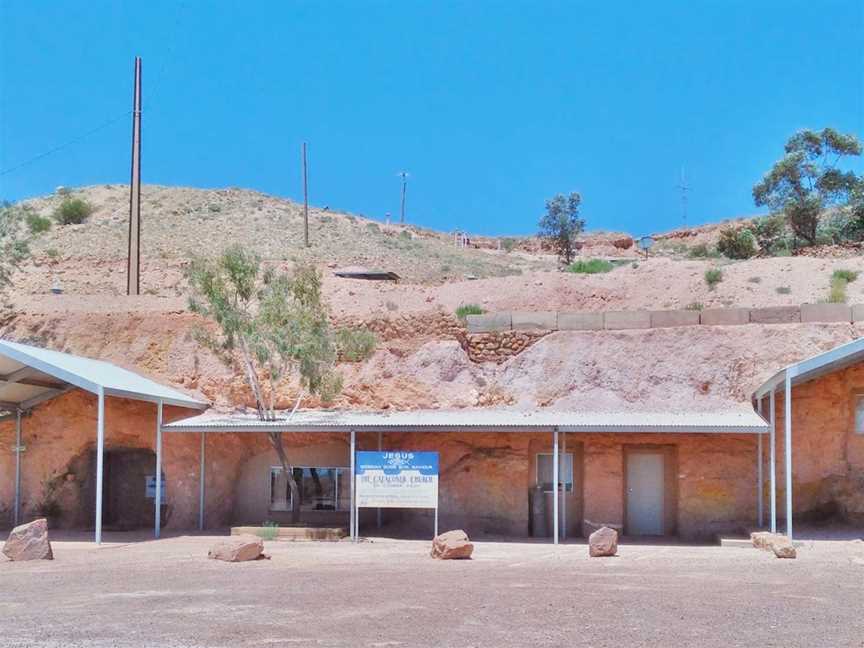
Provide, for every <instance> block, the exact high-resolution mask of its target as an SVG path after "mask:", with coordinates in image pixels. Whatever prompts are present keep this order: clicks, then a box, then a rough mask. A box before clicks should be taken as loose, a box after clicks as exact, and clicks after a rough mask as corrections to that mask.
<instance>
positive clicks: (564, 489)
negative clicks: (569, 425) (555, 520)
mask: <svg viewBox="0 0 864 648" xmlns="http://www.w3.org/2000/svg"><path fill="white" fill-rule="evenodd" d="M561 448H562V452H561V454H562V455H564V484H563V485H562V487H561V499H562V500H563V502H562V503H561V539H562V540H566V539H567V433H566V432H562V433H561ZM571 479H572V476H571Z"/></svg>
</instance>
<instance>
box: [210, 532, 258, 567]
mask: <svg viewBox="0 0 864 648" xmlns="http://www.w3.org/2000/svg"><path fill="white" fill-rule="evenodd" d="M263 551H264V541H263V540H262V539H261V538H258V537H256V536H253V535H239V536H231V537H230V538H225V539H224V540H220V541H219V542H217V543H216V544H214V545H213V546H212V547H210V551H208V552H207V557H208V558H213V559H214V560H224V561H225V562H243V561H246V560H258V558H260V557H261V553H262V552H263Z"/></svg>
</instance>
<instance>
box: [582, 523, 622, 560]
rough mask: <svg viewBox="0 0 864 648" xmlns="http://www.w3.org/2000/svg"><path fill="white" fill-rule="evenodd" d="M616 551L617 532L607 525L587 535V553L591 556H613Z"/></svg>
mask: <svg viewBox="0 0 864 648" xmlns="http://www.w3.org/2000/svg"><path fill="white" fill-rule="evenodd" d="M617 553H618V532H617V531H616V530H615V529H610V528H609V527H606V526H604V527H600V528H599V529H597V530H596V531H595V532H594V533H592V534H591V535H590V536H588V555H590V556H591V557H593V558H596V557H600V556H614V555H615V554H617Z"/></svg>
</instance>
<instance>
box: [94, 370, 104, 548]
mask: <svg viewBox="0 0 864 648" xmlns="http://www.w3.org/2000/svg"><path fill="white" fill-rule="evenodd" d="M96 398H97V401H98V404H97V410H96V544H101V543H102V468H103V466H104V460H105V457H104V455H105V390H104V389H103V388H102V387H99V392H98V393H97V396H96Z"/></svg>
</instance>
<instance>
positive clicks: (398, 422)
mask: <svg viewBox="0 0 864 648" xmlns="http://www.w3.org/2000/svg"><path fill="white" fill-rule="evenodd" d="M289 416H290V413H288V412H285V413H280V414H279V416H278V417H277V420H275V421H260V420H259V419H258V417H257V415H255V414H247V413H231V414H220V413H214V412H209V413H205V414H202V415H200V416H196V417H193V418H188V419H184V420H182V421H176V422H174V423H170V424H167V425H165V426H163V429H164V430H165V431H167V432H268V431H284V432H345V431H347V430H350V429H355V430H359V431H376V430H384V431H388V430H389V431H393V430H409V431H436V430H437V431H444V430H465V431H539V430H550V431H551V430H552V429H554V428H556V427H557V428H558V429H559V430H561V431H562V432H633V433H636V432H671V433H679V432H684V433H688V432H696V433H729V434H735V433H738V434H764V433H767V432H768V424H767V423H766V422H765V421H764V420H763V419H762V418H761V417H760V416H759V415H758V414H756V413H755V412H753V411H752V410H751V409H749V408H747V407H746V406H744V407H741V408H734V409H729V410H725V411H720V412H635V411H616V412H586V411H555V410H548V409H542V410H531V411H519V410H508V409H494V408H487V409H463V410H413V411H402V412H390V411H381V412H363V411H335V410H310V411H298V412H297V413H296V414H295V415H294V416H293V417H290V418H289Z"/></svg>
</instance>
